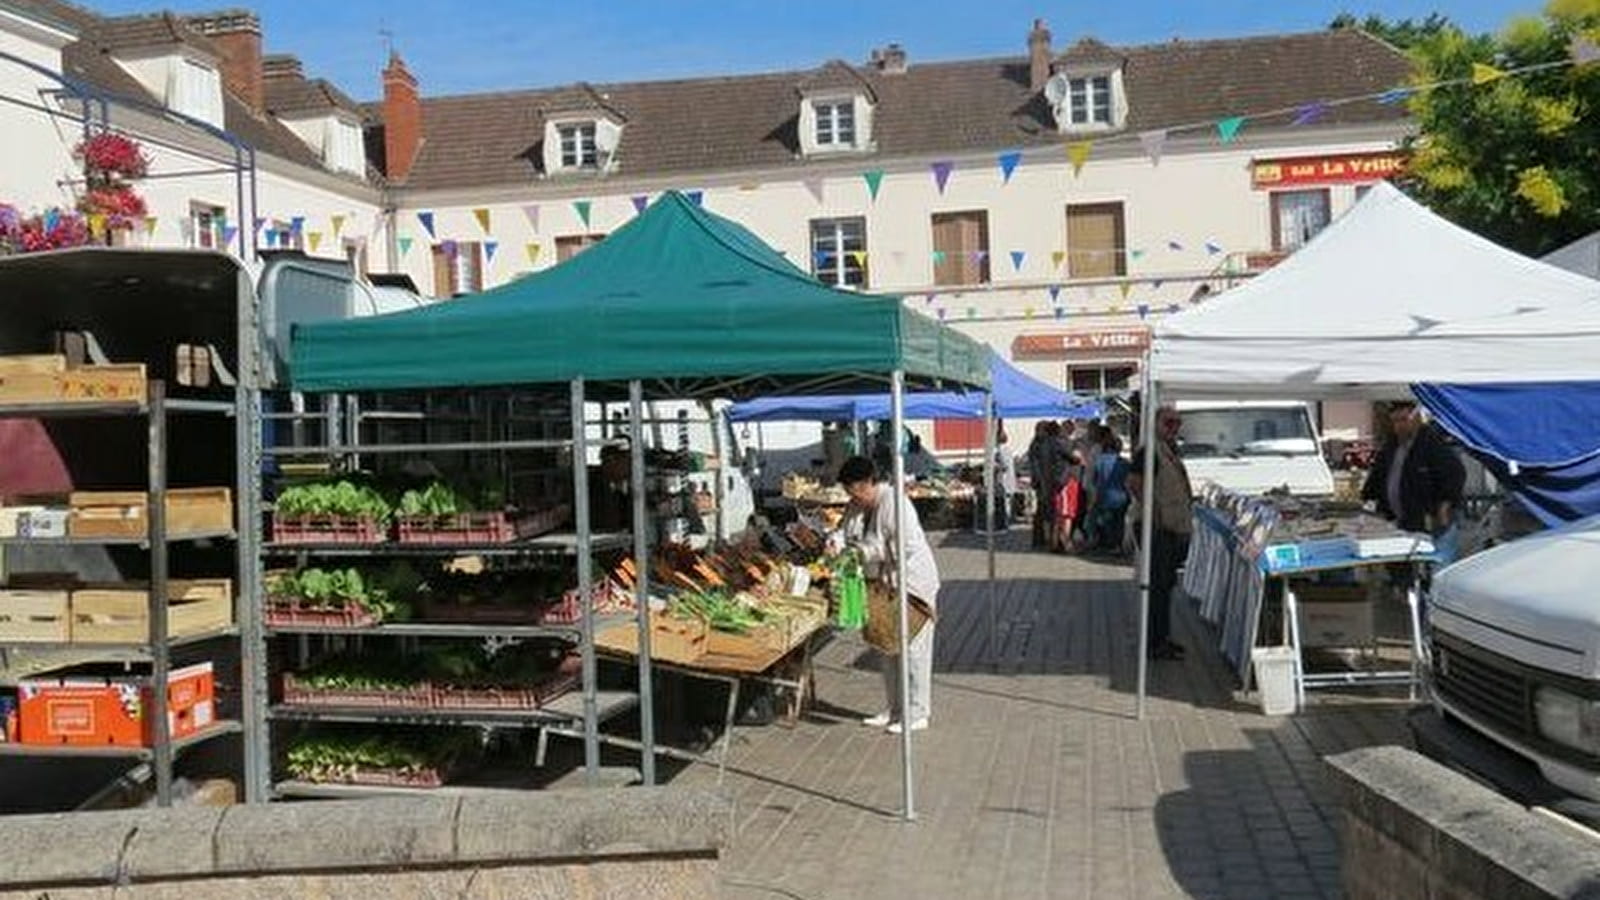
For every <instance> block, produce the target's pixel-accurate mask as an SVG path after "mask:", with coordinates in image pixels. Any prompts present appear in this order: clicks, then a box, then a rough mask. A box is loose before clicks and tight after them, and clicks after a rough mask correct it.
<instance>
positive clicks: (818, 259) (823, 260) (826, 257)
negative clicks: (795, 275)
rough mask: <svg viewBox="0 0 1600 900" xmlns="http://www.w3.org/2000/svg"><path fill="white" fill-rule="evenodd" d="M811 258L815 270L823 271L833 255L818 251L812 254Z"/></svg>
mask: <svg viewBox="0 0 1600 900" xmlns="http://www.w3.org/2000/svg"><path fill="white" fill-rule="evenodd" d="M811 258H812V260H813V261H814V262H815V263H816V267H817V268H819V269H824V268H827V266H828V262H829V261H830V260H832V259H833V254H832V253H829V252H828V251H826V250H818V251H817V252H816V253H813V254H812V256H811Z"/></svg>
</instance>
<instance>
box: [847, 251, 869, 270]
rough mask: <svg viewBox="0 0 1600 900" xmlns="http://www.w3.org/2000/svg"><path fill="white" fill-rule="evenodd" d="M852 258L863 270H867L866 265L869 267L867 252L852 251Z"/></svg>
mask: <svg viewBox="0 0 1600 900" xmlns="http://www.w3.org/2000/svg"><path fill="white" fill-rule="evenodd" d="M850 258H851V259H853V260H855V261H856V265H858V266H861V267H862V268H866V265H867V251H865V250H851V251H850Z"/></svg>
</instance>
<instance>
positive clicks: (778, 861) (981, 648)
mask: <svg viewBox="0 0 1600 900" xmlns="http://www.w3.org/2000/svg"><path fill="white" fill-rule="evenodd" d="M935 540H936V542H938V543H940V544H941V546H940V547H939V549H938V553H939V558H940V565H941V569H942V571H943V574H944V577H945V584H946V586H945V589H944V591H943V592H942V593H941V594H940V618H939V621H938V629H939V630H938V632H937V638H936V655H935V659H936V661H935V684H934V698H933V704H934V718H933V727H932V729H930V730H929V731H927V732H925V733H921V734H919V735H917V740H916V744H915V757H914V758H915V773H916V774H915V784H916V790H917V792H918V793H917V803H916V808H917V820H916V821H915V822H914V823H909V824H907V823H904V822H902V821H900V820H899V818H898V811H899V809H900V776H899V772H900V768H899V738H898V737H895V736H891V735H888V734H886V733H884V732H883V731H880V730H874V729H867V728H864V727H862V726H860V725H859V724H857V720H858V719H859V717H860V716H862V715H865V714H870V713H873V712H876V711H877V710H878V709H880V708H881V707H882V705H883V696H882V692H883V688H882V682H881V679H880V677H879V676H878V674H877V672H876V671H875V669H874V668H873V666H874V663H873V661H872V659H871V656H870V654H868V653H867V652H866V651H865V650H864V648H863V645H862V644H861V643H859V641H857V640H855V639H854V638H853V637H852V638H848V639H841V640H839V641H836V642H835V643H833V644H832V645H831V646H829V647H828V648H827V649H826V650H825V651H824V652H823V653H822V654H821V656H820V657H819V660H818V663H817V683H818V690H817V701H818V702H817V704H816V705H815V707H814V708H813V711H812V712H811V714H810V715H808V716H807V717H806V718H805V719H804V720H803V721H802V722H801V723H800V724H799V725H798V726H796V727H793V728H785V727H782V726H777V725H775V726H768V727H761V728H740V729H738V730H737V731H736V734H735V739H734V744H733V747H732V751H731V754H730V757H729V766H730V768H729V771H728V773H727V775H726V782H725V784H724V787H725V789H726V790H728V791H729V792H730V793H731V794H732V795H733V797H734V798H735V802H736V817H737V822H736V833H735V837H734V841H733V844H732V846H731V848H730V850H729V852H728V853H727V855H726V857H725V859H724V862H723V872H724V877H723V883H724V886H725V890H726V896H727V897H729V898H731V900H758V898H774V897H787V898H805V900H823V898H841V900H842V898H873V900H890V898H897V897H917V898H921V900H933V898H945V897H948V898H962V900H971V898H990V897H993V898H1035V897H1037V898H1122V897H1127V898H1140V900H1145V898H1166V897H1204V898H1248V900H1259V898H1277V900H1300V898H1305V900H1312V898H1333V897H1338V896H1339V871H1338V844H1337V838H1336V834H1335V832H1336V828H1337V817H1336V812H1337V811H1336V810H1335V809H1334V808H1332V806H1331V805H1330V800H1329V797H1328V795H1327V792H1326V791H1325V789H1324V786H1323V774H1322V767H1321V762H1320V757H1321V756H1323V755H1325V754H1329V753H1337V752H1339V751H1342V750H1345V749H1348V748H1351V747H1356V746H1362V745H1368V744H1381V743H1403V742H1404V740H1405V738H1404V726H1403V715H1404V711H1405V704H1403V703H1400V702H1396V701H1393V700H1389V701H1375V700H1372V699H1367V698H1352V697H1343V698H1324V697H1319V698H1317V702H1316V703H1315V704H1314V705H1313V707H1312V708H1311V709H1310V710H1309V711H1308V712H1306V713H1304V714H1302V715H1300V716H1296V717H1292V718H1268V717H1264V716H1261V715H1259V714H1258V713H1256V712H1254V711H1253V710H1252V709H1251V707H1249V706H1247V705H1245V704H1243V703H1241V702H1238V701H1237V700H1236V699H1235V697H1234V692H1233V682H1232V678H1231V675H1230V674H1229V672H1228V671H1227V670H1226V668H1225V667H1224V666H1223V664H1222V663H1221V662H1220V660H1219V657H1218V655H1217V653H1216V652H1215V651H1214V650H1213V649H1211V648H1212V647H1213V646H1214V641H1213V640H1212V639H1211V637H1210V636H1209V635H1208V633H1207V632H1206V631H1205V628H1204V626H1202V625H1200V624H1199V623H1197V621H1196V620H1195V619H1194V617H1193V616H1192V615H1191V614H1189V613H1188V611H1187V610H1186V609H1185V610H1181V611H1179V613H1178V615H1177V616H1176V624H1175V628H1176V630H1177V637H1178V639H1179V640H1180V641H1181V642H1182V643H1184V644H1185V645H1187V646H1188V647H1189V653H1188V658H1187V660H1185V661H1184V662H1176V663H1174V662H1161V663H1154V664H1152V668H1151V680H1150V688H1151V691H1150V700H1149V703H1148V707H1147V715H1146V717H1145V719H1144V720H1143V721H1138V720H1136V719H1134V717H1133V713H1134V700H1133V684H1134V678H1135V653H1136V643H1135V628H1136V625H1137V613H1136V607H1135V597H1136V595H1135V593H1134V591H1133V588H1132V585H1131V583H1130V580H1129V573H1128V569H1127V568H1126V566H1119V565H1111V564H1103V563H1095V562H1091V561H1087V560H1080V559H1072V558H1063V557H1059V556H1048V555H1043V554H1035V553H1029V552H1025V551H1024V550H1023V548H1024V547H1025V542H1026V535H1025V534H1021V533H1017V532H1013V534H1011V535H1009V536H1008V538H1007V540H1006V542H1005V544H1006V547H1007V549H1008V550H1009V551H1010V552H1005V553H1002V554H1001V555H1000V562H999V572H1000V580H999V582H998V584H997V586H996V588H995V590H996V598H995V600H996V602H995V603H994V604H991V603H990V602H989V587H988V585H987V583H986V582H985V581H984V579H983V574H984V572H985V571H986V563H985V556H984V554H983V552H982V550H981V543H980V539H976V538H973V537H972V536H970V535H956V534H951V535H936V536H935ZM991 609H993V611H994V614H995V621H996V626H997V627H996V629H995V631H994V632H993V636H994V641H993V646H992V647H991V642H990V630H989V615H988V614H989V611H990V610H991ZM996 659H998V660H999V665H998V666H996V665H995V664H994V660H996ZM716 779H717V772H716V770H715V769H714V768H713V767H710V766H704V765H696V766H693V767H690V768H689V769H687V770H686V771H683V772H682V773H680V774H679V775H678V777H677V779H676V781H678V782H679V783H696V784H707V783H715V781H716Z"/></svg>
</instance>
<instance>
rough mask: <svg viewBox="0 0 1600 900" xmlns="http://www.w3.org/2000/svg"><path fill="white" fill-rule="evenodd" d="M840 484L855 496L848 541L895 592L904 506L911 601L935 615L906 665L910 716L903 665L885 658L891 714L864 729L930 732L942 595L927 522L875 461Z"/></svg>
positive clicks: (859, 460) (858, 460) (856, 467)
mask: <svg viewBox="0 0 1600 900" xmlns="http://www.w3.org/2000/svg"><path fill="white" fill-rule="evenodd" d="M839 484H841V485H843V486H844V489H845V491H846V492H848V493H849V494H850V506H849V507H848V509H847V510H846V512H845V517H844V523H843V525H842V528H843V530H844V536H845V541H846V542H847V543H849V544H850V545H851V546H853V547H855V548H856V549H857V550H859V551H860V553H861V559H862V565H863V568H864V569H865V574H866V577H867V578H868V579H869V580H876V581H878V582H879V583H880V584H882V585H885V586H887V587H890V588H893V587H894V586H895V572H896V569H895V556H894V553H895V521H894V518H895V517H894V507H895V503H896V501H897V500H898V502H899V504H900V525H901V528H902V530H903V531H904V532H905V544H906V600H907V601H908V602H909V603H912V604H915V605H918V606H921V607H922V608H923V610H924V611H925V612H927V613H928V614H929V619H928V621H927V622H926V623H925V624H924V625H923V626H922V630H921V631H919V632H917V633H916V635H914V636H913V637H912V638H911V643H910V644H909V645H908V646H907V648H906V656H907V659H906V661H905V664H906V665H908V666H909V667H910V673H909V674H910V681H911V711H910V715H902V710H901V709H900V666H901V664H902V662H901V660H900V658H899V657H897V656H887V655H885V656H884V660H883V685H884V689H885V692H886V693H887V695H888V701H889V703H888V708H887V709H886V710H884V711H883V712H881V713H878V714H877V715H875V716H869V717H868V718H866V719H863V720H862V722H861V724H863V725H866V726H869V727H873V728H883V727H885V726H888V729H889V731H890V732H892V733H894V734H899V733H900V731H901V730H902V729H903V728H904V727H905V725H904V723H906V722H909V723H910V728H911V730H912V731H922V730H925V729H926V728H927V727H928V723H929V721H930V719H931V718H932V714H933V697H932V693H933V631H934V621H933V618H932V615H933V613H934V610H935V601H936V598H937V597H938V594H939V569H938V568H937V567H936V566H935V565H934V561H933V548H932V547H930V546H928V538H927V535H925V534H924V533H923V531H922V522H921V520H919V519H918V518H917V511H916V509H915V508H914V507H912V505H911V503H910V502H909V501H908V500H907V499H906V497H905V493H904V491H903V490H902V489H901V488H900V487H899V486H898V485H888V484H883V483H881V482H880V481H879V480H878V469H877V467H876V466H875V465H873V463H872V460H870V459H867V458H865V457H861V456H853V457H851V458H850V459H847V460H845V462H844V465H843V466H841V467H840V468H839Z"/></svg>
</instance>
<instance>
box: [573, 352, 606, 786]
mask: <svg viewBox="0 0 1600 900" xmlns="http://www.w3.org/2000/svg"><path fill="white" fill-rule="evenodd" d="M583 398H584V391H583V379H582V378H574V379H572V519H573V526H574V528H575V529H576V531H577V534H576V539H577V540H576V543H577V554H578V596H579V597H583V598H584V600H585V602H584V603H583V614H582V616H581V617H580V619H579V621H580V623H581V627H580V633H581V634H582V636H583V642H582V645H581V647H580V648H579V650H580V652H581V654H582V656H583V770H584V778H585V780H586V781H587V782H588V784H589V786H590V787H593V786H595V785H596V784H598V783H599V781H600V721H599V702H598V698H597V697H596V696H595V680H596V675H595V658H594V606H593V604H591V603H589V602H588V597H589V588H590V580H591V579H590V572H589V569H590V567H591V566H593V565H594V563H593V561H592V560H591V559H590V551H589V441H588V430H587V429H588V426H587V425H585V424H584V417H583V406H584V399H583Z"/></svg>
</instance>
